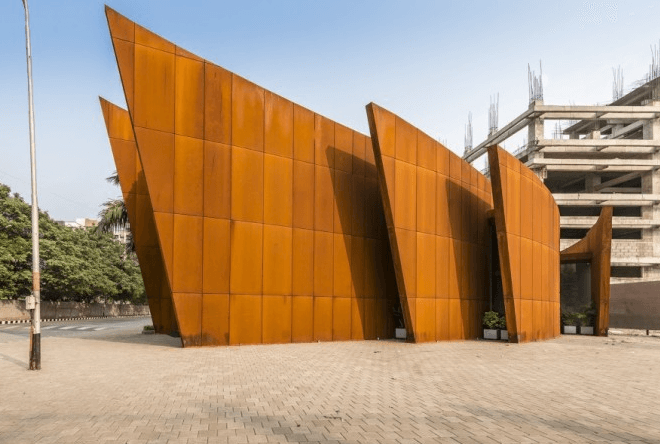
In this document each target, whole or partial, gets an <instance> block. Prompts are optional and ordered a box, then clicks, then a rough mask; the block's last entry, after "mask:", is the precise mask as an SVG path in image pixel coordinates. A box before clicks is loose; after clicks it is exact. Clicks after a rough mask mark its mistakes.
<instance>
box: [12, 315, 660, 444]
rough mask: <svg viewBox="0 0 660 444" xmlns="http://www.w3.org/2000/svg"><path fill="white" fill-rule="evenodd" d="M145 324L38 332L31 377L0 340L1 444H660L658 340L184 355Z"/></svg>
mask: <svg viewBox="0 0 660 444" xmlns="http://www.w3.org/2000/svg"><path fill="white" fill-rule="evenodd" d="M145 323H147V320H142V321H133V324H132V326H131V328H108V329H104V330H94V329H82V330H80V328H75V329H74V328H72V329H69V330H75V331H80V333H79V334H76V335H69V336H57V335H53V336H48V334H46V333H44V338H43V340H42V347H43V369H42V370H41V371H39V372H29V371H27V370H26V367H27V352H28V344H27V342H26V336H25V335H22V334H13V333H11V332H10V331H8V330H7V331H5V330H3V331H0V374H1V375H2V379H1V381H2V382H1V387H2V390H0V397H1V398H0V442H2V443H12V444H14V443H121V444H125V443H216V442H218V443H225V442H229V443H231V442H239V443H240V442H242V443H246V442H247V443H253V442H321V443H339V442H360V443H429V442H447V443H495V442H501V443H514V442H516V443H517V442H528V443H548V442H551V443H554V442H561V443H581V442H584V443H590V442H626V443H659V442H660V338H657V337H649V338H644V337H631V336H611V337H610V338H597V337H569V336H564V337H561V338H559V339H555V340H552V341H548V342H539V343H530V344H524V345H508V344H504V343H491V342H484V341H468V342H452V343H434V344H423V345H414V344H404V343H400V342H394V341H367V342H339V343H320V344H319V343H314V344H287V345H261V346H244V347H219V348H188V349H182V348H181V347H180V342H179V339H176V338H171V337H169V336H162V335H142V334H141V333H140V327H141V325H143V324H145ZM76 325H78V324H76ZM80 325H83V324H80ZM94 325H96V324H94ZM101 325H102V324H101ZM47 331H48V330H46V331H45V332H47ZM86 332H87V333H86ZM92 332H93V333H92Z"/></svg>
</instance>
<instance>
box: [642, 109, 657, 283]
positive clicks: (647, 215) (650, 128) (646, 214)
mask: <svg viewBox="0 0 660 444" xmlns="http://www.w3.org/2000/svg"><path fill="white" fill-rule="evenodd" d="M644 105H651V106H658V105H660V101H649V102H648V103H645V104H644ZM642 137H643V138H644V139H645V140H660V119H652V120H647V121H645V122H644V124H643V126H642ZM651 159H653V160H658V159H660V152H655V153H653V154H652V155H651ZM658 192H660V170H655V171H651V172H648V173H646V174H644V175H643V176H642V193H649V194H652V193H658ZM642 217H643V218H644V219H652V220H655V221H660V208H659V207H658V205H653V206H648V207H642ZM649 241H651V242H653V255H654V256H660V229H657V228H656V229H645V230H642V242H649ZM643 270H644V271H643V277H644V278H651V274H654V273H653V270H652V269H650V268H649V267H644V269H643ZM655 274H657V273H655Z"/></svg>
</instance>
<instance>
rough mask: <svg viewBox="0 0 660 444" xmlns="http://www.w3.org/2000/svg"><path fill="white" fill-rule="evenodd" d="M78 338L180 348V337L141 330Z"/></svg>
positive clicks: (80, 337)
mask: <svg viewBox="0 0 660 444" xmlns="http://www.w3.org/2000/svg"><path fill="white" fill-rule="evenodd" d="M78 339H85V340H92V341H106V342H117V343H122V344H140V345H153V346H156V347H171V348H182V347H181V338H175V337H172V336H169V335H163V334H161V335H156V334H149V335H145V334H142V332H137V333H136V332H121V333H106V334H102V335H100V334H99V335H89V336H87V335H85V336H79V337H78Z"/></svg>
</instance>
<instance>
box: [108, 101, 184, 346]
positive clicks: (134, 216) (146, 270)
mask: <svg viewBox="0 0 660 444" xmlns="http://www.w3.org/2000/svg"><path fill="white" fill-rule="evenodd" d="M100 101H101V109H102V110H103V117H104V118H105V124H106V128H107V131H108V138H109V139H110V147H111V148H112V155H113V157H114V160H115V165H116V166H117V174H118V176H119V186H120V188H121V191H122V197H123V199H124V203H125V205H126V210H127V212H128V220H129V223H130V229H131V235H132V236H133V242H134V244H135V252H136V254H137V257H138V261H139V263H140V269H141V271H142V277H143V279H144V285H145V290H146V293H147V300H148V302H149V310H150V311H151V318H152V321H153V324H154V329H155V330H156V332H157V333H173V332H176V331H177V325H176V320H175V319H174V313H173V312H172V292H171V290H170V289H169V285H167V280H166V279H165V265H164V263H163V259H162V253H161V249H160V245H159V244H158V237H157V233H156V224H155V221H154V214H153V210H152V208H151V199H150V197H149V193H148V192H147V187H146V184H145V178H144V173H143V170H142V163H141V162H140V158H139V157H138V154H137V147H136V145H135V137H134V136H133V127H132V126H131V120H130V117H129V115H128V112H127V111H126V110H124V109H122V108H120V107H118V106H116V105H114V104H112V103H110V102H108V101H107V100H105V99H103V98H101V99H100ZM164 284H165V285H164Z"/></svg>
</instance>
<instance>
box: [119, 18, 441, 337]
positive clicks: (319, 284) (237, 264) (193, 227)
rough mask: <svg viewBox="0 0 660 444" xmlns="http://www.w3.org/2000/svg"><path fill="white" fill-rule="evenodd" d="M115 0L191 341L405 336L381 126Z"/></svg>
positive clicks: (128, 88)
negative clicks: (199, 52)
mask: <svg viewBox="0 0 660 444" xmlns="http://www.w3.org/2000/svg"><path fill="white" fill-rule="evenodd" d="M106 11H107V12H106V13H107V15H108V24H109V27H110V33H111V36H112V42H113V46H114V48H115V55H116V58H117V64H118V67H119V70H120V75H121V79H122V84H123V86H124V93H125V96H126V102H127V104H128V108H129V109H128V111H129V115H130V119H131V124H132V126H133V127H132V131H129V132H131V133H134V134H135V138H136V147H137V153H138V156H134V159H139V160H140V161H141V164H142V166H144V170H143V177H144V182H145V183H146V186H145V187H144V188H145V193H146V191H147V190H148V191H149V196H150V201H151V205H152V207H153V212H152V217H153V218H154V219H155V231H154V233H155V234H156V236H152V237H153V238H154V239H156V240H157V244H158V246H159V247H160V254H161V255H162V257H163V263H164V269H165V270H166V273H165V274H164V281H166V283H167V284H168V285H170V286H171V285H172V284H176V285H177V294H179V293H180V295H181V296H179V297H177V298H176V299H175V300H174V304H172V301H171V300H169V301H168V303H169V305H168V303H165V304H161V306H162V307H165V308H161V312H166V311H167V310H172V309H173V310H174V312H175V313H176V316H177V317H178V319H179V323H180V324H181V325H183V324H185V325H186V329H185V337H184V338H183V343H184V345H196V344H201V345H217V344H226V343H230V344H239V343H240V344H245V343H268V342H289V341H291V342H301V341H312V340H343V339H351V338H353V339H360V338H365V339H375V338H377V337H380V338H387V337H392V336H393V333H394V325H393V312H394V310H393V305H394V304H395V303H398V302H397V288H396V282H394V281H393V279H392V276H393V271H392V267H393V266H392V259H391V253H390V250H389V247H388V239H387V228H386V225H385V221H384V216H383V207H382V202H381V200H380V196H379V193H378V172H377V169H376V164H375V158H374V153H373V149H372V144H371V140H370V139H369V138H368V137H366V136H365V135H363V134H359V133H357V132H355V131H353V130H351V129H349V128H346V127H344V126H342V125H339V124H337V123H336V122H334V121H332V120H330V119H328V118H326V117H323V116H320V115H318V114H316V113H314V112H312V111H310V110H307V109H305V108H303V107H301V106H299V105H296V104H294V103H292V102H291V101H289V100H287V99H285V98H282V97H280V96H278V95H276V94H274V93H272V92H270V91H267V90H265V89H264V88H262V87H260V86H258V85H255V84H253V83H251V82H249V81H247V80H245V79H244V78H242V77H240V76H238V75H236V74H234V73H231V72H229V71H227V70H225V69H223V68H221V67H218V66H216V65H214V64H212V63H210V62H208V61H206V60H203V59H201V58H199V57H197V56H195V55H194V54H191V53H189V52H187V51H185V50H183V49H181V48H179V47H177V46H175V45H174V44H172V43H170V42H167V41H166V40H164V39H162V38H161V37H159V36H157V35H155V34H153V33H151V32H149V31H148V30H146V29H144V28H140V27H138V26H137V25H135V24H134V23H133V22H131V21H130V20H128V19H126V18H124V17H122V16H121V15H119V14H117V13H116V12H114V11H112V10H111V9H109V8H107V9H106ZM138 34H139V35H138ZM411 131H413V133H414V132H415V131H416V130H414V129H412V130H411ZM415 134H416V133H415ZM424 159H425V162H427V163H429V162H432V160H430V158H429V153H426V154H425V157H424ZM131 161H132V160H131V159H128V160H126V162H128V163H129V164H130V162H131ZM413 177H414V176H413ZM412 208H413V211H415V210H416V207H415V204H414V203H413V207H412ZM422 210H423V211H422V213H423V214H424V217H426V218H429V217H430V216H429V215H427V212H428V211H430V210H427V209H425V208H423V209H422ZM143 213H145V212H144V211H142V212H141V213H139V214H143ZM145 214H148V211H147V212H146V213H145ZM140 225H141V224H140V223H139V220H138V222H137V226H138V228H140ZM429 229H430V228H429ZM354 246H355V247H354ZM145 276H146V275H145ZM149 285H151V284H149ZM154 285H155V284H154ZM155 286H156V287H158V285H155ZM161 293H162V292H161ZM188 295H195V297H191V298H188ZM209 295H210V296H209ZM207 296H208V300H207V299H205V298H206V297H207ZM283 297H284V298H285V299H282V298H283ZM195 298H196V299H195ZM223 298H224V299H223ZM265 298H271V299H269V302H268V303H267V302H266V299H265ZM286 298H290V302H289V306H290V310H289V311H290V313H291V315H290V317H289V318H285V320H284V324H288V327H286V326H285V325H281V322H280V321H281V319H280V318H281V316H280V315H281V314H282V309H281V304H279V303H278V302H277V301H281V300H288V299H286ZM337 298H341V300H340V301H338V302H335V299H337ZM197 300H199V303H197V302H194V301H197ZM358 301H362V302H359V303H358ZM364 301H368V302H364ZM193 302H194V303H193ZM177 304H183V305H181V306H180V307H177ZM278 304H279V305H278ZM278 307H279V308H278ZM207 310H210V312H209V313H206V311H207ZM285 311H286V310H285ZM154 312H157V311H156V310H154ZM275 317H278V318H277V319H275ZM286 319H288V320H286ZM214 322H215V323H217V325H212V324H213V323H214Z"/></svg>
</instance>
